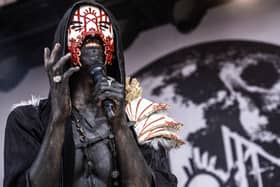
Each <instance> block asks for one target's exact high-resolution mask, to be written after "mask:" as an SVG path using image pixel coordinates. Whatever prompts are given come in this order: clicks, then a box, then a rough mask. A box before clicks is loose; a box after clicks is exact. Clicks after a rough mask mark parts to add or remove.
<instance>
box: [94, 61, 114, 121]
mask: <svg viewBox="0 0 280 187" xmlns="http://www.w3.org/2000/svg"><path fill="white" fill-rule="evenodd" d="M89 73H90V76H91V78H92V80H93V81H94V82H95V84H98V83H99V82H101V81H102V80H104V79H106V80H107V78H106V74H105V71H104V69H103V63H102V62H101V61H98V62H96V63H94V64H93V65H92V66H91V67H90V68H89ZM102 106H103V110H104V112H105V115H106V117H107V119H111V118H112V117H114V116H115V113H114V111H113V106H114V103H113V101H112V100H111V99H105V100H104V101H102Z"/></svg>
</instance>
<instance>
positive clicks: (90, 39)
mask: <svg viewBox="0 0 280 187" xmlns="http://www.w3.org/2000/svg"><path fill="white" fill-rule="evenodd" d="M103 44H104V43H103V41H102V40H101V38H100V37H98V36H87V37H86V38H85V39H84V40H83V42H82V46H81V47H101V48H102V49H104V46H103Z"/></svg>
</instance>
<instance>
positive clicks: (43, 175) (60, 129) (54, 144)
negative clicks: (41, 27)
mask: <svg viewBox="0 0 280 187" xmlns="http://www.w3.org/2000/svg"><path fill="white" fill-rule="evenodd" d="M60 48H61V46H60V44H56V45H55V47H54V49H53V50H52V52H50V50H49V49H48V48H46V49H45V53H44V61H45V68H46V70H47V73H48V77H49V81H50V102H51V116H50V120H49V124H48V127H47V130H46V133H45V136H44V139H43V143H42V145H41V147H40V151H39V154H38V155H37V158H36V160H35V161H34V162H33V164H32V166H31V168H30V169H29V183H30V186H32V187H37V186H38V187H44V186H46V187H49V186H53V187H56V186H59V182H60V181H59V179H60V167H61V160H62V147H63V142H64V134H65V123H66V121H67V119H68V118H69V116H70V114H71V99H70V91H69V78H70V76H71V75H72V74H73V73H74V72H76V71H78V70H79V68H78V67H71V68H69V69H68V70H66V71H65V72H64V71H63V66H64V64H65V63H66V62H67V61H68V60H69V59H70V55H69V54H67V55H65V56H63V57H61V58H60V59H59V60H57V59H58V54H59V52H60ZM56 75H61V77H60V78H61V80H60V81H58V82H55V80H54V79H53V77H54V76H56Z"/></svg>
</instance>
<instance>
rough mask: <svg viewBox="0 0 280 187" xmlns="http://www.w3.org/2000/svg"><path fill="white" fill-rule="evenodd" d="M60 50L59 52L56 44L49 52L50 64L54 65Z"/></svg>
mask: <svg viewBox="0 0 280 187" xmlns="http://www.w3.org/2000/svg"><path fill="white" fill-rule="evenodd" d="M60 50H61V45H60V44H59V43H56V44H55V46H54V49H53V50H52V52H51V56H50V59H49V61H50V62H52V63H54V62H55V61H56V60H57V57H58V56H59V53H60Z"/></svg>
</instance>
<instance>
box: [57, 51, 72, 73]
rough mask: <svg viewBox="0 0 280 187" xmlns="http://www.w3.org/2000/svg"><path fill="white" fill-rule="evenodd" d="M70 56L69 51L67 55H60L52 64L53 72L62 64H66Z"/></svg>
mask: <svg viewBox="0 0 280 187" xmlns="http://www.w3.org/2000/svg"><path fill="white" fill-rule="evenodd" d="M70 58H71V53H68V54H67V55H65V56H63V57H61V58H60V59H59V61H58V62H57V63H56V64H54V66H53V72H57V71H59V70H61V69H63V66H64V65H65V64H66V62H68V61H69V60H70Z"/></svg>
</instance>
